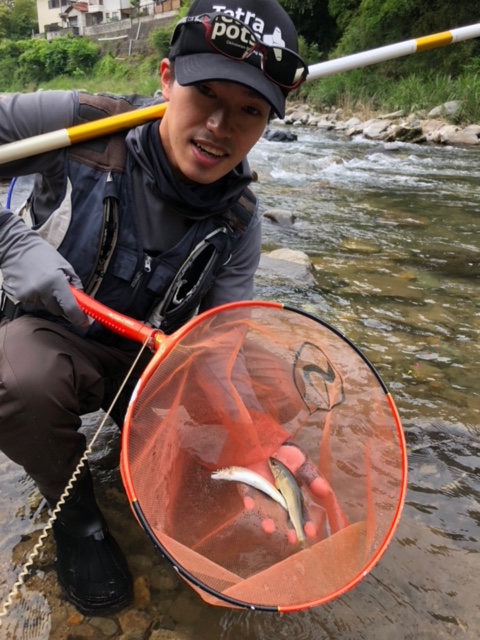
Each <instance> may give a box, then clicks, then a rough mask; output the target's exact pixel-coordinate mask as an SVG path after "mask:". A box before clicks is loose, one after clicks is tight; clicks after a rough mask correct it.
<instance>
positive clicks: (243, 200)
mask: <svg viewBox="0 0 480 640" xmlns="http://www.w3.org/2000/svg"><path fill="white" fill-rule="evenodd" d="M256 206H257V197H256V195H255V194H254V193H253V191H252V190H251V189H249V188H248V187H247V188H246V189H245V190H244V192H243V193H242V195H241V196H240V198H239V199H238V202H237V203H236V204H234V205H233V207H231V208H230V209H229V210H228V211H226V212H225V214H224V216H225V217H226V218H227V220H228V222H229V223H230V226H231V227H232V228H233V230H234V231H236V232H237V233H239V234H243V233H245V231H246V229H247V227H248V225H249V224H250V220H251V219H252V216H253V214H254V213H255V209H256Z"/></svg>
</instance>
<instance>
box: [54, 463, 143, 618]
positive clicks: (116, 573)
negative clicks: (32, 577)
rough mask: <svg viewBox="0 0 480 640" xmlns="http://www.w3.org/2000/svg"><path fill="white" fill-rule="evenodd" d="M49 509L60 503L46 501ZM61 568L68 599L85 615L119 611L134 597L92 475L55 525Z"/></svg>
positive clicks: (81, 483) (83, 479) (85, 477)
mask: <svg viewBox="0 0 480 640" xmlns="http://www.w3.org/2000/svg"><path fill="white" fill-rule="evenodd" d="M47 501H48V503H49V504H50V507H51V508H53V507H55V505H56V501H53V500H50V499H49V498H47ZM53 532H54V536H55V541H56V543H57V560H56V569H57V574H58V581H59V583H60V586H61V588H62V590H63V592H64V594H65V597H66V598H67V600H69V602H71V603H72V604H73V605H75V607H76V608H77V609H78V611H80V613H83V614H84V615H87V616H91V615H95V616H101V615H108V614H112V613H115V612H117V611H120V610H121V609H123V608H124V607H126V606H127V605H128V604H130V602H131V601H132V598H133V582H132V576H131V574H130V571H129V568H128V565H127V561H126V559H125V556H124V555H123V553H122V550H121V549H120V547H119V546H118V544H117V542H116V541H115V539H114V538H113V537H112V535H111V534H110V532H109V531H108V527H107V524H106V522H105V519H104V517H103V515H102V513H101V511H100V509H99V507H98V505H97V503H96V500H95V494H94V491H93V482H92V478H91V475H90V472H89V471H88V470H86V471H84V472H83V473H82V477H80V478H79V479H78V480H77V481H76V482H75V484H74V487H73V491H72V493H71V495H70V496H69V497H68V498H67V500H66V502H65V504H63V505H62V507H61V511H60V512H59V513H58V515H57V520H56V521H55V522H54V523H53Z"/></svg>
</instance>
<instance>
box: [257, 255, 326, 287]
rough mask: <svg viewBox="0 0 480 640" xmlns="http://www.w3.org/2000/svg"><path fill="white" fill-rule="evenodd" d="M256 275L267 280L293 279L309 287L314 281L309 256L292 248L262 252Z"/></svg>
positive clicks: (296, 282)
mask: <svg viewBox="0 0 480 640" xmlns="http://www.w3.org/2000/svg"><path fill="white" fill-rule="evenodd" d="M256 276H257V277H258V278H263V279H267V280H278V281H281V280H293V281H294V282H295V284H296V285H299V286H302V287H311V286H313V285H314V283H315V279H314V277H313V266H312V262H311V260H310V258H309V257H308V256H307V254H306V253H304V252H303V251H294V250H293V249H276V250H274V251H270V252H269V253H262V255H261V257H260V265H259V267H258V269H257V273H256Z"/></svg>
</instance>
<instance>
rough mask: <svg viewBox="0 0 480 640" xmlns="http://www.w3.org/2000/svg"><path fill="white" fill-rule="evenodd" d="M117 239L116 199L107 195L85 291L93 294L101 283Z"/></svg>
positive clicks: (111, 178)
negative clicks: (98, 241)
mask: <svg viewBox="0 0 480 640" xmlns="http://www.w3.org/2000/svg"><path fill="white" fill-rule="evenodd" d="M108 182H113V177H112V173H111V172H110V173H109V174H108V177H107V183H108ZM117 240H118V199H117V198H116V197H113V196H107V197H106V198H105V199H104V203H103V226H102V232H101V241H100V247H99V249H98V253H97V257H96V260H95V266H94V269H93V272H92V275H91V277H90V279H89V281H88V283H87V285H86V286H85V293H87V294H88V295H90V296H95V294H96V293H97V291H98V290H99V288H100V285H101V284H102V281H103V278H104V277H105V273H106V271H107V269H108V265H109V264H110V260H111V259H112V255H113V252H114V250H115V247H116V245H117Z"/></svg>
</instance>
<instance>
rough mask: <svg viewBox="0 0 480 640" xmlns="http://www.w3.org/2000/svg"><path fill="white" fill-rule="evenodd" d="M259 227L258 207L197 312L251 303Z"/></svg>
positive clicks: (260, 245) (260, 243)
mask: <svg viewBox="0 0 480 640" xmlns="http://www.w3.org/2000/svg"><path fill="white" fill-rule="evenodd" d="M261 247H262V225H261V218H260V215H259V213H258V207H257V210H256V211H255V214H254V216H253V218H252V221H251V222H250V225H249V227H248V229H247V230H246V232H245V233H244V235H243V237H242V238H241V240H240V241H239V242H238V244H237V246H236V247H235V249H234V251H233V253H232V257H231V259H230V260H229V261H228V263H227V264H226V265H224V266H223V267H222V269H221V270H220V271H219V272H218V274H217V277H216V279H215V283H214V284H213V286H212V288H211V289H210V291H209V292H208V294H207V295H206V296H205V298H204V300H203V302H202V304H201V306H200V311H206V310H207V309H212V308H213V307H218V306H219V305H222V304H227V303H229V302H238V301H241V300H251V299H252V297H253V285H254V275H255V271H256V270H257V267H258V264H259V262H260V254H261Z"/></svg>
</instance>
